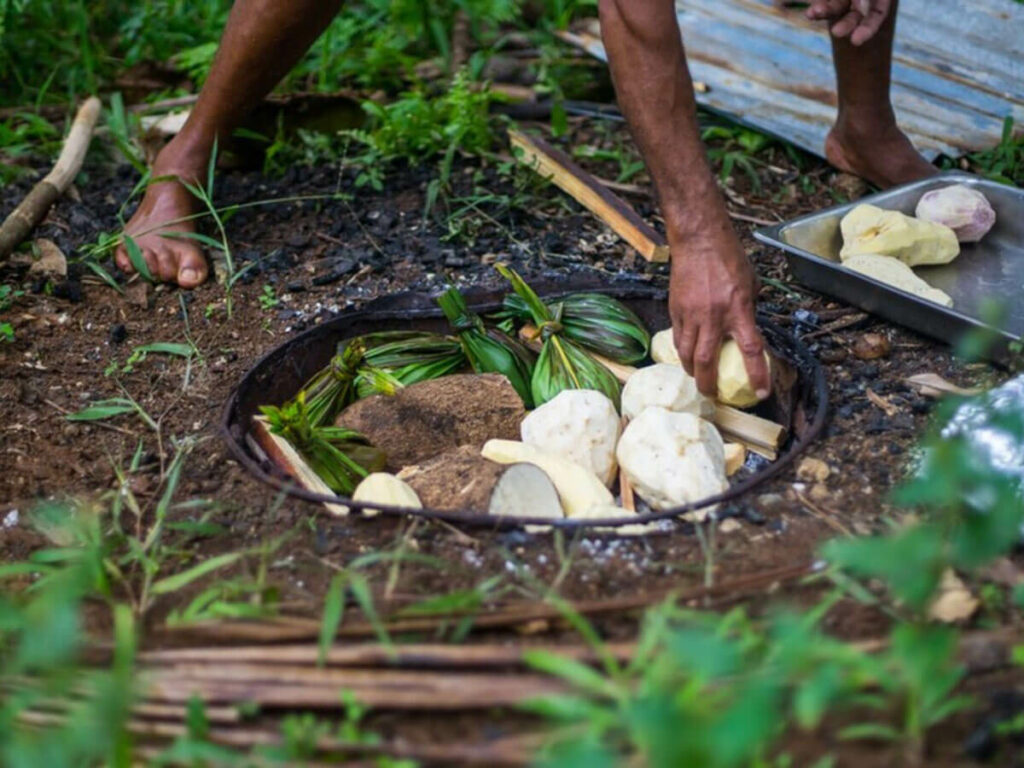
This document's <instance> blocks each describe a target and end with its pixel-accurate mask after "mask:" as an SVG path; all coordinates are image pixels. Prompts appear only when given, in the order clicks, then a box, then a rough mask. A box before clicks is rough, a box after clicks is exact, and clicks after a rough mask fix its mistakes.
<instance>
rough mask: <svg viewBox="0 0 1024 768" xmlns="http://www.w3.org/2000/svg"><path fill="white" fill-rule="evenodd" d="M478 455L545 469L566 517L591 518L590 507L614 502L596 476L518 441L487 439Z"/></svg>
mask: <svg viewBox="0 0 1024 768" xmlns="http://www.w3.org/2000/svg"><path fill="white" fill-rule="evenodd" d="M481 455H482V456H483V457H484V458H485V459H489V460H491V461H496V462H498V463H499V464H519V463H526V464H534V465H536V466H537V467H539V468H540V469H542V470H544V472H545V473H546V474H547V476H548V477H549V478H551V482H552V483H554V484H555V488H556V489H557V490H558V495H559V497H560V498H561V500H562V510H563V511H564V512H565V516H566V517H593V514H592V513H591V509H592V508H593V507H607V506H608V505H610V504H614V503H615V501H614V498H613V496H612V494H611V491H609V490H608V489H607V488H606V487H605V485H604V483H602V482H601V480H600V478H598V476H597V475H595V474H594V473H593V472H591V471H590V470H589V469H588V468H586V467H584V466H582V465H580V464H577V463H576V462H575V461H572V460H570V459H567V458H565V457H564V456H560V455H558V454H556V453H551V452H549V451H544V450H541V449H540V448H537V447H535V446H532V445H527V444H526V443H522V442H519V441H517V440H488V441H487V442H486V443H485V444H484V448H483V451H481Z"/></svg>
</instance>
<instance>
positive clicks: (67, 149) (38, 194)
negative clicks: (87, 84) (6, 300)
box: [0, 96, 101, 261]
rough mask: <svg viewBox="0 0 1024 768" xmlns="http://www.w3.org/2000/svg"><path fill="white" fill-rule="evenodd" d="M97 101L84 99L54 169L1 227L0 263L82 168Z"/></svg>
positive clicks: (90, 139)
mask: <svg viewBox="0 0 1024 768" xmlns="http://www.w3.org/2000/svg"><path fill="white" fill-rule="evenodd" d="M100 106H101V105H100V100H99V99H97V98H96V97H95V96H91V97H90V98H88V99H86V101H85V103H84V104H83V105H82V106H81V107H80V108H79V110H78V114H76V115H75V120H74V122H72V123H71V130H70V131H68V136H67V138H66V139H65V140H64V146H63V147H62V148H61V151H60V155H59V156H58V157H57V162H56V163H55V164H54V166H53V169H52V170H51V171H50V172H49V173H48V174H46V176H45V177H44V178H43V179H42V181H40V182H39V183H38V184H36V185H35V186H34V187H32V190H31V191H30V192H29V193H28V195H27V196H26V197H25V199H24V200H22V201H21V203H20V204H19V205H18V207H17V208H15V209H14V210H13V211H11V213H10V215H9V216H8V217H7V218H6V219H5V220H4V223H3V224H0V261H3V260H4V259H6V258H7V257H8V256H9V255H10V254H11V252H12V251H13V250H14V249H15V248H17V247H18V246H19V245H20V244H21V242H22V241H23V240H24V239H25V238H26V237H28V236H29V234H30V233H31V232H32V230H33V229H35V227H36V225H37V224H38V223H39V222H40V221H42V220H43V218H44V217H45V216H46V214H47V212H48V211H49V210H50V208H51V207H52V206H53V204H54V203H55V202H56V201H57V199H58V198H59V197H60V196H61V195H63V194H64V192H66V191H67V188H68V187H69V186H71V182H72V181H74V180H75V176H77V175H78V171H79V170H81V168H82V163H83V161H84V160H85V153H86V151H87V150H88V149H89V144H90V143H91V142H92V134H93V131H94V130H95V128H96V121H97V120H98V119H99V116H100Z"/></svg>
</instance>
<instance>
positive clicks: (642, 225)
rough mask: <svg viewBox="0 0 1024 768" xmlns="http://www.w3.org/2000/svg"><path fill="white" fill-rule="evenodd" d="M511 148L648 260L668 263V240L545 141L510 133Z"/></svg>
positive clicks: (513, 132) (516, 132)
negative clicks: (518, 151) (517, 150)
mask: <svg viewBox="0 0 1024 768" xmlns="http://www.w3.org/2000/svg"><path fill="white" fill-rule="evenodd" d="M508 136H509V141H510V142H511V143H512V146H513V147H514V148H516V149H519V150H520V156H519V160H520V161H521V162H524V163H526V164H528V165H530V166H531V167H533V169H534V170H535V171H536V172H537V173H539V174H540V175H541V176H544V177H545V178H547V179H548V180H549V181H551V182H552V183H554V184H555V185H556V186H557V187H559V188H560V189H562V190H563V191H565V192H566V193H568V194H569V195H570V196H571V197H572V198H574V199H575V200H576V201H577V202H579V203H580V205H582V206H583V207H585V208H586V209H587V210H589V211H590V212H591V213H593V214H594V215H595V216H597V217H598V218H599V219H601V220H602V221H603V222H604V223H605V224H607V225H608V226H609V227H611V228H612V230H614V231H615V233H616V234H618V235H619V237H621V238H622V239H623V240H625V241H626V242H627V243H629V244H630V245H631V246H633V247H634V248H636V250H637V251H639V252H640V255H641V256H643V257H644V258H645V259H647V260H648V261H654V262H665V261H668V257H669V249H668V243H667V242H666V240H665V238H664V237H663V236H662V235H661V234H659V233H658V232H657V230H655V229H654V228H653V227H652V226H651V225H650V224H648V223H647V222H646V221H644V220H643V219H641V218H640V216H639V215H637V212H636V211H634V210H633V209H632V208H631V207H630V206H629V204H628V203H626V202H625V201H624V200H623V199H622V198H620V197H618V196H617V195H615V194H614V193H613V192H612V191H611V190H609V189H608V188H607V187H605V186H604V185H602V184H601V183H600V182H599V181H598V180H597V179H595V178H594V177H593V176H591V175H590V174H589V173H587V172H586V171H584V170H583V169H582V168H580V167H579V166H578V165H576V163H574V162H573V161H572V160H571V159H569V157H568V156H567V155H566V154H565V153H563V152H561V151H560V150H558V149H555V148H554V147H552V146H551V145H550V144H548V143H547V142H546V141H544V140H543V139H539V138H537V137H535V136H527V135H526V134H524V133H520V132H519V131H516V130H511V131H509V132H508Z"/></svg>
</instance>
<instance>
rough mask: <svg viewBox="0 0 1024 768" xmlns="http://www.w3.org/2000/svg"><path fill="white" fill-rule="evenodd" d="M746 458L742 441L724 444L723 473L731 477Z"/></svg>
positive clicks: (745, 449) (745, 450)
mask: <svg viewBox="0 0 1024 768" xmlns="http://www.w3.org/2000/svg"><path fill="white" fill-rule="evenodd" d="M746 460H747V448H746V446H745V445H743V444H742V443H726V444H725V474H726V475H727V476H728V477H732V476H733V475H735V474H736V473H737V472H739V471H740V468H742V467H743V464H744V462H746Z"/></svg>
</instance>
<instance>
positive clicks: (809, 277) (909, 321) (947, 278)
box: [754, 171, 1024, 360]
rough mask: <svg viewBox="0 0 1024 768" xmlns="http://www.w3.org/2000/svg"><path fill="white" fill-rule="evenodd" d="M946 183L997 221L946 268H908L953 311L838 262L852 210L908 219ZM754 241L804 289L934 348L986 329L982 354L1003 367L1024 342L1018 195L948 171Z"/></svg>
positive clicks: (1022, 193)
mask: <svg viewBox="0 0 1024 768" xmlns="http://www.w3.org/2000/svg"><path fill="white" fill-rule="evenodd" d="M949 184H966V185H968V186H971V187H973V188H975V189H977V190H978V191H979V192H981V193H982V194H984V195H985V197H987V198H988V200H989V202H990V203H991V204H992V207H993V208H995V211H996V217H997V218H996V225H995V227H993V229H992V231H991V232H989V233H988V235H986V236H985V238H984V239H982V241H981V242H980V243H963V244H962V245H961V253H960V255H959V256H958V257H957V258H956V259H954V260H953V261H952V262H951V263H950V264H945V265H942V266H935V267H917V268H915V270H914V271H915V272H917V274H918V275H920V276H921V277H922V278H923V279H924V280H927V281H928V283H929V284H931V285H932V286H934V287H935V288H940V289H942V290H943V291H945V292H946V293H948V294H949V295H950V296H951V297H952V298H953V306H952V307H943V306H940V305H938V304H934V303H932V302H930V301H925V300H923V299H921V298H918V297H917V296H913V295H911V294H909V293H905V292H904V291H901V290H899V289H897V288H893V287H892V286H890V285H887V284H886V283H883V282H880V281H878V280H874V279H872V278H870V277H867V276H866V275H861V274H859V273H857V272H853V271H852V270H848V269H846V268H844V267H843V266H842V265H841V264H840V263H839V249H840V248H841V247H842V236H841V234H840V232H839V222H840V220H841V219H842V218H843V216H845V215H846V214H847V213H848V212H849V211H850V210H851V209H852V208H854V207H855V206H857V205H860V204H861V203H870V204H871V205H877V206H878V207H879V208H885V209H888V210H897V211H902V212H903V213H906V214H909V215H911V216H912V215H913V214H914V209H915V208H916V207H917V203H918V201H919V200H920V199H921V196H922V195H923V194H924V193H925V192H928V191H929V190H932V189H937V188H939V187H944V186H948V185H949ZM754 235H755V237H757V239H758V240H760V241H761V242H763V243H767V244H768V245H772V246H775V247H777V248H781V249H782V250H783V251H785V252H786V256H787V259H788V260H789V268H790V271H791V272H792V273H793V276H794V277H795V278H796V279H797V280H798V281H799V282H801V283H803V284H804V285H806V286H807V287H808V288H811V289H813V290H815V291H818V292H820V293H824V294H826V295H828V296H832V297H834V298H837V299H839V300H841V301H843V302H845V303H847V304H852V305H854V306H857V307H860V308H861V309H863V310H864V311H865V312H870V313H871V314H874V315H878V316H880V317H884V318H885V319H887V320H891V321H892V322H894V323H898V324H900V325H904V326H906V327H908V328H912V329H914V330H915V331H918V332H920V333H923V334H925V335H927V336H931V337H932V338H935V339H939V340H940V341H944V342H947V343H949V344H956V343H957V342H958V341H959V340H960V339H961V338H962V337H963V336H964V334H966V333H968V332H970V331H973V330H977V329H979V328H987V329H990V330H991V331H992V332H994V334H995V340H994V343H993V344H992V345H991V347H990V348H989V350H988V355H989V357H991V358H992V359H995V360H1002V359H1004V358H1005V357H1006V355H1007V350H1008V346H1009V345H1010V344H1011V343H1012V342H1015V341H1018V340H1019V339H1020V338H1021V336H1024V300H1022V298H1024V190H1021V189H1017V188H1014V187H1009V186H1006V185H1004V184H999V183H997V182H994V181H989V180H987V179H982V178H980V177H978V176H974V175H971V174H968V173H962V172H959V171H953V172H948V173H942V174H939V175H937V176H933V177H932V178H930V179H925V180H923V181H917V182H913V183H911V184H904V185H902V186H898V187H893V188H892V189H889V190H886V191H885V192H880V193H878V194H875V195H870V196H868V197H864V198H862V199H860V200H858V201H856V202H854V203H848V204H846V205H837V206H835V207H833V208H829V209H827V210H824V211H821V212H819V213H813V214H810V215H808V216H802V217H800V218H798V219H793V220H792V221H787V222H785V223H783V224H778V225H776V226H773V227H767V228H765V229H761V230H758V231H757V232H755V233H754ZM992 302H997V303H998V304H999V305H1001V313H1002V314H1001V319H1000V320H999V324H998V327H994V326H992V325H989V322H992V317H991V310H989V309H988V307H989V306H991V304H992ZM986 320H987V321H988V322H986Z"/></svg>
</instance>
